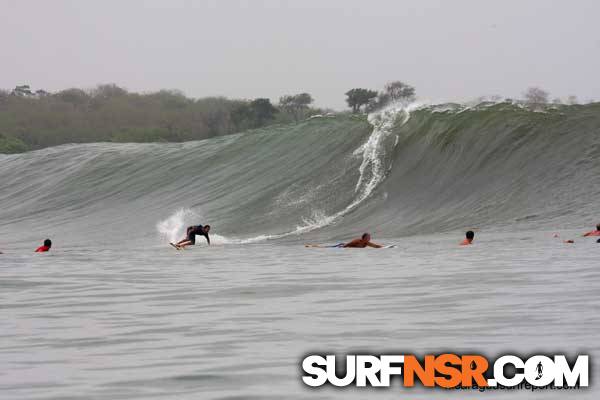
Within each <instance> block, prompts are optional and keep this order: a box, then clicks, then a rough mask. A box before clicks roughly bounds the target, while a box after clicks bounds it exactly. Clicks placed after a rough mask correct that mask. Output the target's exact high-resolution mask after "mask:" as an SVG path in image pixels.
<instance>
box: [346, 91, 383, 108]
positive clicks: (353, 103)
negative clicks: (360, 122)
mask: <svg viewBox="0 0 600 400" xmlns="http://www.w3.org/2000/svg"><path fill="white" fill-rule="evenodd" d="M345 94H346V103H348V107H350V108H352V112H353V113H354V114H356V113H357V112H359V111H360V108H361V107H362V106H366V105H367V104H369V102H370V101H372V100H373V99H374V98H375V97H377V92H376V91H374V90H369V89H361V88H356V89H350V90H349V91H347V92H346V93H345Z"/></svg>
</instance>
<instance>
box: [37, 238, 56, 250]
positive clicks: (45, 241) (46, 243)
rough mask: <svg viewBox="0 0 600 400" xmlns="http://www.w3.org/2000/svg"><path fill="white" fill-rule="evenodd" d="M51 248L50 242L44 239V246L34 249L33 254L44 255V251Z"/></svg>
mask: <svg viewBox="0 0 600 400" xmlns="http://www.w3.org/2000/svg"><path fill="white" fill-rule="evenodd" d="M51 247H52V240H50V239H46V240H44V244H43V245H42V246H40V247H38V248H37V249H35V252H36V253H45V252H46V251H49V250H50V248H51Z"/></svg>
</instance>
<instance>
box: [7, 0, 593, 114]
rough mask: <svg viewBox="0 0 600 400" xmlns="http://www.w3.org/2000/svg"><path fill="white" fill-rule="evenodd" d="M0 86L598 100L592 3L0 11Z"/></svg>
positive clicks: (24, 7) (22, 7)
mask: <svg viewBox="0 0 600 400" xmlns="http://www.w3.org/2000/svg"><path fill="white" fill-rule="evenodd" d="M0 51H1V56H0V88H5V89H12V88H13V87H14V86H15V85H17V84H30V85H31V86H32V88H33V89H45V90H48V91H57V90H60V89H65V88H69V87H82V88H89V87H93V86H94V85H96V84H98V83H116V84H118V85H120V86H123V87H125V88H127V89H129V90H132V91H144V92H146V91H153V90H157V89H162V88H167V89H180V90H182V91H183V92H184V93H185V94H187V95H188V96H192V97H204V96H213V95H223V96H227V97H236V98H256V97H269V98H271V99H272V100H274V101H275V100H277V99H278V98H279V97H280V96H281V95H284V94H291V93H298V92H304V91H306V92H309V93H311V94H312V95H313V97H314V98H315V100H316V104H317V105H320V106H327V107H332V108H336V109H341V108H343V107H345V103H344V98H345V96H344V92H346V91H347V90H348V89H350V88H353V87H365V88H372V89H379V88H381V87H382V86H383V85H384V84H385V83H386V82H387V81H390V80H403V81H405V82H408V83H410V84H412V85H414V86H415V87H416V89H417V94H418V95H419V96H420V97H421V98H424V99H428V100H431V101H448V100H457V101H460V100H468V99H471V98H474V97H477V96H480V95H489V94H499V95H504V96H511V97H518V96H520V95H521V94H522V92H523V91H524V90H525V89H526V88H527V87H528V86H531V85H537V86H541V87H543V88H545V89H547V90H548V91H550V92H551V95H552V97H555V96H556V97H558V96H562V97H566V96H567V95H570V94H575V95H577V96H578V97H579V99H580V100H589V99H600V77H599V74H600V1H595V0H589V1H585V0H574V1H566V0H565V1H552V0H540V1H533V0H531V1H527V0H502V1H477V0H472V1H464V0H462V1H457V0H454V1H447V0H426V1H424V0H414V1H412V0H410V1H401V0H396V1H366V0H360V1H355V0H340V1H326V0H320V1H312V0H309V1H307V0H298V1H258V0H256V1H233V0H232V1H227V0H219V1H202V0H197V1H180V0H164V1H126V0H120V1H113V0H110V1H107V0H103V1H100V0H98V1H93V2H92V1H77V0H73V1H64V0H52V1H42V0H39V1H32V0H0Z"/></svg>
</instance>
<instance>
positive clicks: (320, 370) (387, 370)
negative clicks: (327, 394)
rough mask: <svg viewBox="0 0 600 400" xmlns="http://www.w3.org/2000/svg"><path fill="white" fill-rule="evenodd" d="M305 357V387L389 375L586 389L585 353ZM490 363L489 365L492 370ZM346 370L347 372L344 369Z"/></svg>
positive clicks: (428, 383) (373, 383) (425, 381)
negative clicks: (570, 358) (570, 359)
mask: <svg viewBox="0 0 600 400" xmlns="http://www.w3.org/2000/svg"><path fill="white" fill-rule="evenodd" d="M337 363H339V364H340V365H339V367H340V368H338V370H337V372H336V356H335V355H326V356H321V355H309V356H307V357H306V358H304V360H303V361H302V369H303V371H304V375H303V376H302V380H303V381H304V383H305V384H306V385H308V386H312V387H318V386H322V385H325V384H331V385H333V386H339V387H343V386H357V387H367V386H370V387H389V386H390V380H391V378H392V377H393V376H398V377H401V378H400V379H398V380H400V381H401V382H402V385H403V386H405V387H413V386H415V384H421V385H422V386H425V387H431V388H433V387H439V388H445V389H453V388H460V387H463V388H464V387H478V388H486V387H490V388H495V387H498V386H499V385H500V386H502V387H515V386H519V385H521V384H522V383H524V381H525V382H527V383H529V384H530V385H531V386H532V387H543V386H549V385H550V386H554V387H556V388H568V387H587V386H588V384H589V378H588V371H589V357H588V356H587V355H579V356H577V358H576V360H575V361H574V362H572V363H571V364H570V363H569V362H568V361H567V358H566V357H565V356H564V355H554V356H545V355H534V356H531V357H529V358H527V359H525V360H523V359H521V358H520V357H518V356H515V355H504V356H501V357H499V358H497V359H496V360H495V361H494V362H493V364H492V363H491V362H490V361H489V360H488V359H487V358H486V357H484V356H482V355H456V354H440V355H426V356H425V357H423V358H422V359H419V358H417V356H415V355H379V356H374V355H346V356H345V360H344V359H339V358H338V360H337ZM490 367H491V368H490ZM344 368H345V370H344Z"/></svg>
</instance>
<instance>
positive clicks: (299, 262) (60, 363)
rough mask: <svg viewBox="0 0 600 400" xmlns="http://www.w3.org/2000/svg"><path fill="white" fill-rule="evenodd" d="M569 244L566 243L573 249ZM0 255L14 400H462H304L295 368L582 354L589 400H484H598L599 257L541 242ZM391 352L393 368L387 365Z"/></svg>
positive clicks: (422, 240)
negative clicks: (329, 359) (320, 361)
mask: <svg viewBox="0 0 600 400" xmlns="http://www.w3.org/2000/svg"><path fill="white" fill-rule="evenodd" d="M565 234H572V235H571V236H573V237H574V235H575V232H565ZM459 239H460V237H458V234H457V235H450V234H446V235H429V236H417V237H411V238H398V239H393V238H381V239H380V240H381V241H382V242H384V243H396V244H397V245H398V247H397V248H395V249H364V250H363V249H307V248H304V247H303V246H301V245H293V244H268V243H267V244H248V245H216V246H211V247H210V248H208V247H205V246H202V247H199V246H197V247H196V248H193V249H190V250H185V251H176V250H175V249H172V248H168V247H164V246H163V247H158V246H147V247H144V248H128V247H126V246H125V247H123V248H111V249H83V248H80V249H62V248H61V247H60V246H57V247H56V249H53V250H52V252H51V253H47V254H11V253H8V254H4V255H3V258H2V268H1V270H0V277H1V279H0V300H1V305H2V319H1V320H0V332H1V334H0V365H2V370H1V371H0V393H1V394H2V396H1V397H2V398H6V399H71V398H73V399H79V398H81V399H83V398H85V399H147V398H161V399H162V398H165V399H248V398H251V399H252V398H256V399H270V398H273V399H282V398H285V399H308V398H311V399H314V398H318V399H335V398H357V399H361V398H389V399H394V398H399V397H409V398H466V397H476V396H482V394H480V393H479V392H477V391H473V392H465V391H461V392H456V391H450V392H449V391H441V390H433V391H427V390H424V389H422V388H421V389H418V388H417V389H411V390H408V389H401V388H400V385H399V384H396V385H395V386H394V387H392V388H390V389H385V390H382V389H377V390H375V389H364V388H363V389H357V388H346V389H336V388H332V387H325V388H321V389H313V388H308V387H306V386H304V384H303V382H302V380H301V376H302V375H303V373H302V371H301V367H300V363H301V360H302V359H303V358H304V356H306V355H308V354H312V353H318V354H323V353H327V354H331V353H338V354H356V352H357V351H361V352H365V351H369V352H372V353H374V354H382V353H385V354H390V352H391V354H403V353H401V352H410V353H417V354H426V353H430V352H433V353H435V352H436V351H443V350H452V351H454V352H459V353H460V352H463V351H472V352H477V353H478V354H485V355H489V356H490V357H493V356H496V355H499V354H504V353H516V354H523V355H525V354H532V353H536V352H541V353H551V354H554V353H557V354H559V353H560V354H562V353H564V354H567V355H576V354H589V355H590V357H591V360H592V364H593V366H592V369H591V371H592V376H591V383H592V387H591V388H588V389H585V390H584V389H581V390H571V391H556V390H554V391H551V390H549V391H543V392H536V393H535V394H532V393H531V392H527V391H517V392H515V391H510V392H507V393H502V392H500V391H498V392H494V393H488V394H485V396H492V397H494V398H511V399H512V398H529V397H533V398H563V397H567V398H590V399H591V398H597V396H598V393H599V392H598V389H597V387H596V386H595V382H594V381H595V380H596V379H597V373H596V371H598V363H597V359H598V357H599V356H600V340H599V339H600V334H599V332H600V317H599V315H598V312H597V309H598V305H599V304H600V271H599V270H598V267H597V266H598V262H597V260H598V257H599V256H600V244H596V243H594V241H592V240H591V239H590V240H576V243H575V244H571V245H566V244H564V243H562V241H561V239H557V238H553V237H552V234H551V232H519V233H512V232H510V233H506V232H504V233H502V232H500V233H493V232H489V233H488V232H486V233H484V232H481V233H480V234H479V235H478V237H477V238H476V242H475V244H474V245H472V246H468V247H464V246H463V247H461V246H457V242H458V240H459ZM393 352H396V353H393Z"/></svg>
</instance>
